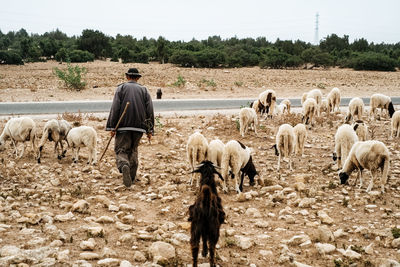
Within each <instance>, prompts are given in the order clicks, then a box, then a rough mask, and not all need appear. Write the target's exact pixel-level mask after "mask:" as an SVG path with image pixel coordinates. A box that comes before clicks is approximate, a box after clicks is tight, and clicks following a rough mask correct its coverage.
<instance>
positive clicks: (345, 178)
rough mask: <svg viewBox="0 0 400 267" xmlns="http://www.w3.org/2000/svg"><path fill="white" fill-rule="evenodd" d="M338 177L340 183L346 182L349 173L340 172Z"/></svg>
mask: <svg viewBox="0 0 400 267" xmlns="http://www.w3.org/2000/svg"><path fill="white" fill-rule="evenodd" d="M339 178H340V184H346V183H347V180H348V179H349V175H348V174H347V173H345V172H340V173H339Z"/></svg>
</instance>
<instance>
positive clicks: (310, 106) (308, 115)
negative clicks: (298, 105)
mask: <svg viewBox="0 0 400 267" xmlns="http://www.w3.org/2000/svg"><path fill="white" fill-rule="evenodd" d="M317 109H318V104H317V101H315V99H314V98H307V99H306V101H304V103H303V118H302V122H303V123H305V124H308V123H309V122H310V123H311V125H312V126H314V115H315V113H316V111H317Z"/></svg>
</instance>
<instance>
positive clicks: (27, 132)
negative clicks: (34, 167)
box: [0, 117, 37, 159]
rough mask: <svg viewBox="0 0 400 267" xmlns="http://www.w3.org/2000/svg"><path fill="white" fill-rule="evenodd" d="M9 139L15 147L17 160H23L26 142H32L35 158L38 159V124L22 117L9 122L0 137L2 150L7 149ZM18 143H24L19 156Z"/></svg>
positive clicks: (0, 148)
mask: <svg viewBox="0 0 400 267" xmlns="http://www.w3.org/2000/svg"><path fill="white" fill-rule="evenodd" d="M7 139H10V140H11V143H12V144H13V145H14V150H15V156H16V158H17V159H20V158H22V156H23V155H24V152H25V141H29V140H30V141H31V144H32V151H33V154H34V157H35V158H36V157H37V147H36V144H35V142H36V124H35V122H34V121H33V120H32V119H31V118H28V117H20V118H12V119H10V120H9V121H7V123H6V125H5V126H4V129H3V132H2V134H1V135H0V150H4V149H5V144H6V141H7ZM18 142H22V144H23V146H22V151H21V154H20V155H18V149H17V144H18Z"/></svg>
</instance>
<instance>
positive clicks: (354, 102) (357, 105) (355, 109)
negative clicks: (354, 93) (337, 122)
mask: <svg viewBox="0 0 400 267" xmlns="http://www.w3.org/2000/svg"><path fill="white" fill-rule="evenodd" d="M363 114H364V102H363V100H362V99H361V98H359V97H354V98H352V99H351V100H350V103H349V111H348V113H347V116H346V122H349V121H350V120H351V119H353V120H355V119H356V117H357V120H362V115H363Z"/></svg>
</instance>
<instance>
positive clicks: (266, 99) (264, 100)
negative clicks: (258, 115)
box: [258, 89, 276, 117]
mask: <svg viewBox="0 0 400 267" xmlns="http://www.w3.org/2000/svg"><path fill="white" fill-rule="evenodd" d="M258 99H259V101H260V103H261V104H262V105H263V106H264V112H263V113H267V115H268V116H269V117H272V114H273V112H274V110H275V104H276V93H275V91H274V90H272V89H267V90H265V91H264V92H262V93H261V94H260V95H259V96H258Z"/></svg>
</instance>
